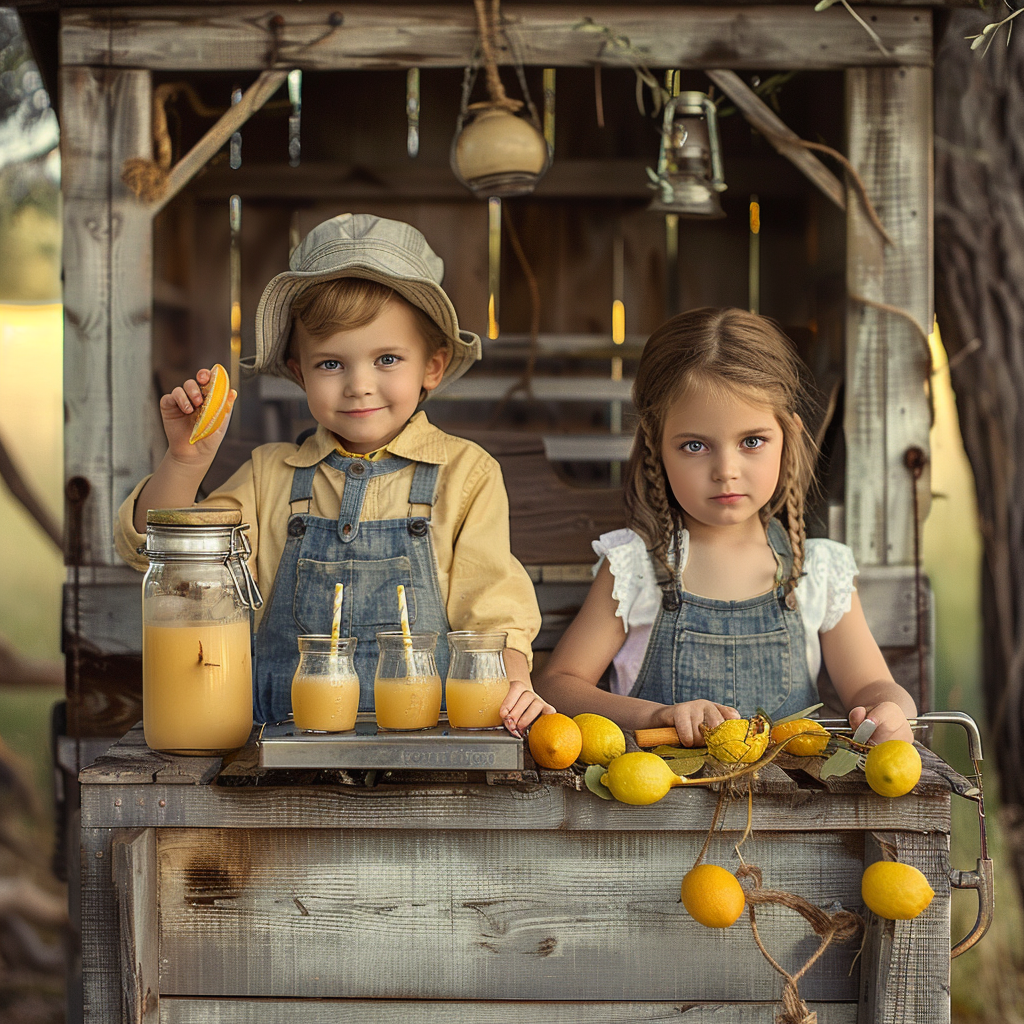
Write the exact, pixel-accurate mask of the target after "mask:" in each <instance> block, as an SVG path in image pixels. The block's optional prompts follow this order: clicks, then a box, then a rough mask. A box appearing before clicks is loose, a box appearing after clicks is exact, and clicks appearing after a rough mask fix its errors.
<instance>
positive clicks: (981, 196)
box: [935, 10, 1024, 883]
mask: <svg viewBox="0 0 1024 1024" xmlns="http://www.w3.org/2000/svg"><path fill="white" fill-rule="evenodd" d="M1004 13H1008V12H1004ZM996 17H997V18H998V17H1002V15H997V16H996ZM992 20H995V19H994V18H993V15H992V14H990V13H989V14H987V13H984V12H979V11H964V10H957V11H955V12H954V13H953V14H952V15H951V16H950V18H949V21H948V23H947V25H946V31H945V33H944V37H943V39H942V41H941V44H940V46H939V50H938V53H937V56H936V67H935V258H936V280H935V296H936V309H937V313H938V318H939V324H940V326H941V328H942V333H943V337H944V339H945V340H946V346H947V349H948V351H949V355H950V363H951V376H952V383H953V389H954V391H955V393H956V398H957V405H958V409H959V416H960V427H961V431H962V433H963V438H964V444H965V447H966V449H967V455H968V458H969V459H970V462H971V465H972V467H973V469H974V475H975V479H976V481H977V491H978V514H979V518H980V525H981V532H982V539H983V543H984V558H983V569H982V615H983V626H982V629H983V633H982V636H983V640H982V646H983V688H984V695H985V704H986V711H987V715H988V720H989V728H990V736H991V746H992V747H993V748H994V751H995V756H996V763H997V765H998V768H999V773H1000V781H1001V789H1002V800H1003V804H1004V811H1003V814H1004V819H1003V820H1004V825H1005V827H1006V833H1007V840H1008V847H1009V850H1010V852H1011V855H1012V857H1013V858H1014V868H1015V872H1016V876H1017V880H1018V883H1024V735H1022V734H1024V622H1022V616H1024V472H1018V468H1020V469H1022V470H1024V463H1022V465H1021V466H1020V467H1018V457H1019V456H1021V457H1024V26H1021V25H1018V26H1017V27H1016V28H1015V29H1014V31H1013V33H1012V36H1011V38H1010V42H1009V45H1008V46H1007V45H1006V28H1005V27H1004V28H1002V29H1000V30H999V32H998V34H997V38H996V40H995V42H994V43H993V45H992V47H991V49H990V50H989V52H988V54H987V55H985V56H982V51H981V50H975V51H973V52H972V51H971V49H970V43H969V42H967V41H966V40H965V38H964V37H965V36H968V35H973V34H975V33H978V32H980V31H981V30H982V28H983V27H984V26H985V25H986V24H987V23H988V22H990V21H992Z"/></svg>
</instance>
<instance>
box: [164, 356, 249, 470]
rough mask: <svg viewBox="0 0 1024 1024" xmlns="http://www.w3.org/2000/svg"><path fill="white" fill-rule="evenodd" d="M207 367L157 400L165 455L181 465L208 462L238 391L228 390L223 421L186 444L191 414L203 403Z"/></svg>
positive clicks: (190, 424)
mask: <svg viewBox="0 0 1024 1024" xmlns="http://www.w3.org/2000/svg"><path fill="white" fill-rule="evenodd" d="M210 376H211V373H210V371H209V370H206V369H203V370H199V371H198V372H197V373H196V375H195V379H192V380H187V381H185V383H184V384H182V385H180V386H179V387H176V388H175V389H174V390H173V391H172V392H171V393H170V394H169V395H164V396H163V397H162V398H161V399H160V418H161V419H162V420H163V425H164V433H165V434H166V435H167V454H168V455H170V457H171V458H173V459H174V460H175V461H176V462H179V463H181V464H183V465H197V464H201V463H206V464H209V463H211V462H213V457H214V456H215V455H216V454H217V449H218V448H220V444H221V441H222V440H223V439H224V433H225V431H226V430H227V429H228V424H229V423H230V422H231V409H232V407H233V406H234V404H235V399H236V398H237V397H238V392H236V391H235V390H234V388H232V389H231V391H229V392H228V411H227V415H226V416H225V417H224V422H223V423H222V424H221V425H220V426H219V427H218V428H217V429H216V430H215V431H214V432H213V433H212V434H210V436H209V437H204V438H203V439H202V440H201V441H196V443H195V444H189V443H188V439H189V438H190V437H191V436H192V426H193V424H194V423H195V418H194V415H193V414H194V413H195V412H196V410H197V409H199V408H201V406H202V404H203V391H202V389H203V387H205V386H206V385H207V384H208V383H209V382H210Z"/></svg>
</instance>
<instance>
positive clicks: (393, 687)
mask: <svg viewBox="0 0 1024 1024" xmlns="http://www.w3.org/2000/svg"><path fill="white" fill-rule="evenodd" d="M377 646H378V647H379V648H380V656H379V657H378V659H377V674H376V676H375V677H374V680H373V709H374V712H375V713H376V716H377V728H379V729H392V730H396V731H401V732H409V731H412V730H415V729H433V728H434V727H435V726H436V725H437V721H438V718H439V717H440V715H441V677H440V676H439V675H438V673H437V663H436V662H435V661H434V648H435V647H436V646H437V634H436V633H413V634H412V636H409V637H406V636H403V635H402V634H401V633H378V634H377Z"/></svg>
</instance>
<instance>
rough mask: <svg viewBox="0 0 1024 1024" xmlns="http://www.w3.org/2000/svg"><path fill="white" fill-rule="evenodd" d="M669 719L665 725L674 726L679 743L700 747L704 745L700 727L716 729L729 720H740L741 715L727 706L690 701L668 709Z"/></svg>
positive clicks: (711, 702)
mask: <svg viewBox="0 0 1024 1024" xmlns="http://www.w3.org/2000/svg"><path fill="white" fill-rule="evenodd" d="M666 711H667V712H668V714H667V715H666V716H664V717H666V718H667V719H668V721H666V722H665V723H664V724H665V725H674V726H675V727H676V733H677V734H678V736H679V742H680V743H682V745H683V746H684V747H699V746H702V745H703V743H704V737H703V736H701V734H700V726H701V725H704V726H706V727H707V728H708V729H714V727H715V726H716V725H721V724H722V723H723V722H724V721H725V720H726V719H727V718H739V717H740V713H739V712H738V711H737V710H736V709H735V708H731V707H729V706H728V705H727V704H715V703H714V702H713V701H710V700H688V701H685V702H684V703H682V704H673V705H672V706H671V707H669V708H666Z"/></svg>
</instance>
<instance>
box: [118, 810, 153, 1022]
mask: <svg viewBox="0 0 1024 1024" xmlns="http://www.w3.org/2000/svg"><path fill="white" fill-rule="evenodd" d="M111 858H112V860H113V864H112V870H113V884H114V899H115V901H116V903H117V923H118V932H119V935H118V938H119V940H120V941H119V945H118V951H119V954H120V955H119V963H120V967H121V1005H122V1007H123V1013H124V1017H123V1019H124V1020H125V1022H126V1024H159V1020H160V989H159V984H158V977H159V970H158V967H157V959H158V945H157V943H158V938H157V874H156V831H155V830H154V829H151V828H144V829H132V830H130V831H128V832H123V833H122V832H118V833H115V835H114V838H113V841H112V844H111Z"/></svg>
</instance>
